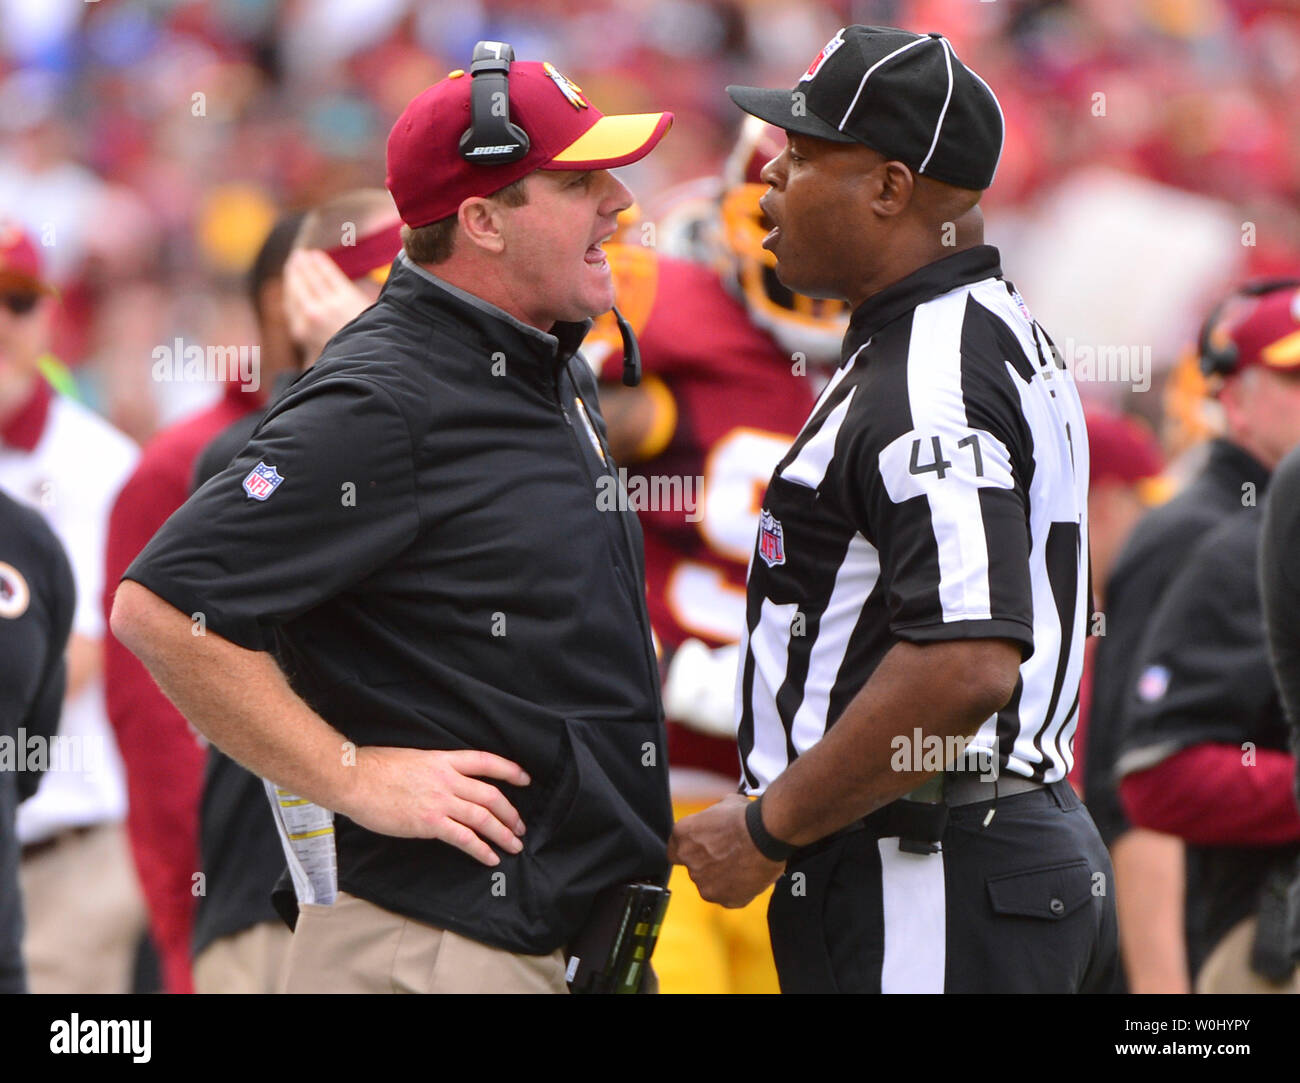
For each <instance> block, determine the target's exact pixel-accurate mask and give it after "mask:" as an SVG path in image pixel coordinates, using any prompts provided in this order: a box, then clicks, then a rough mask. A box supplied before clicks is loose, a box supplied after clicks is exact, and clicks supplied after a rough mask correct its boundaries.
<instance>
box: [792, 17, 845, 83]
mask: <svg viewBox="0 0 1300 1083" xmlns="http://www.w3.org/2000/svg"><path fill="white" fill-rule="evenodd" d="M843 44H844V27H842V26H841V27H840V28H839V29H838V30H837V31H835V36H834V37H833V38H831V40H830V41H828V42H827V43H826V44H825V45H823V46H822V51H821V52H820V53H818V54H817V55H816V56H815V57H813V62H812V63H811V64H809V65H808V70H807V71H806V72H804V73H803V74H802V75H801V76H799V82H801V83H806V82H807V81H808V80H809V79H811V78H812V77H813V76H814V75H816V74H817V72H818V70H819V69H820V68H821V66H822V65H823V64H825V63H826V61H828V60H829V59H830V58H831V55H832V54H833V53H834V52H835V50H836V49H838V48H839V47H840V46H841V45H843Z"/></svg>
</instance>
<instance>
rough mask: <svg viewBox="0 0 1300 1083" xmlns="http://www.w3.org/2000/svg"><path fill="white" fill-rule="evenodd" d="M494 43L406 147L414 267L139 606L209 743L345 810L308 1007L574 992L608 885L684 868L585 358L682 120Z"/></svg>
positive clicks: (158, 565)
mask: <svg viewBox="0 0 1300 1083" xmlns="http://www.w3.org/2000/svg"><path fill="white" fill-rule="evenodd" d="M475 53H476V56H475V62H474V64H473V73H472V74H467V73H465V72H463V71H456V72H452V73H451V74H450V75H449V76H448V77H447V78H446V79H444V80H442V81H441V82H439V83H437V84H435V85H434V86H432V87H430V88H429V89H428V90H426V91H425V92H424V93H422V94H420V95H419V96H418V97H417V98H416V99H415V100H414V101H412V102H411V104H410V105H409V106H408V107H407V109H406V111H405V112H404V113H403V114H402V116H401V117H400V118H399V119H398V121H397V123H396V125H395V126H394V128H393V131H392V134H391V135H390V137H389V142H388V189H389V191H390V193H391V194H392V196H393V199H394V201H395V203H396V204H397V209H398V211H399V213H400V214H401V217H402V220H403V222H404V223H405V227H404V228H403V230H402V241H403V249H404V251H403V253H402V254H401V255H400V256H399V257H398V260H397V262H396V263H395V264H394V265H393V270H392V272H391V274H390V275H389V277H388V281H387V283H386V284H385V286H384V290H383V292H382V293H381V294H380V297H379V299H378V301H377V302H376V303H375V304H374V305H373V306H371V307H370V308H369V309H367V310H366V311H365V312H363V313H362V314H361V315H360V316H359V317H358V318H357V319H355V320H353V321H352V322H351V323H349V324H348V325H347V326H346V327H345V328H344V329H343V330H342V331H340V332H339V333H338V334H337V335H336V336H335V337H334V338H333V339H331V340H330V343H329V345H328V346H327V347H326V349H325V351H324V353H323V354H322V355H321V357H320V359H319V360H318V361H317V362H316V364H315V365H314V366H313V367H312V368H311V369H310V370H309V371H308V372H307V373H305V374H304V375H303V376H302V377H301V378H300V379H299V380H298V381H297V382H296V383H295V384H294V385H293V386H292V387H291V388H290V389H289V391H288V392H287V393H286V394H285V395H284V396H283V397H282V398H281V399H279V400H277V402H276V403H275V404H274V405H273V406H272V408H271V410H270V411H269V413H268V415H267V417H266V419H265V420H264V421H263V423H262V424H261V426H259V428H258V430H257V432H256V433H255V434H254V436H253V439H252V440H251V441H250V442H249V444H248V445H247V446H246V447H245V448H244V450H243V451H242V452H241V453H240V454H239V455H238V456H237V457H236V458H235V460H234V462H233V463H232V464H231V465H230V467H229V468H227V469H226V470H225V471H223V472H222V473H221V474H218V475H217V476H216V477H215V478H213V479H212V480H211V481H209V482H208V483H207V484H206V485H204V486H203V488H202V489H200V490H199V491H198V492H197V493H196V494H195V495H194V497H193V498H191V500H190V501H189V502H188V503H187V504H186V505H185V506H184V507H183V508H181V510H180V511H179V512H177V513H176V515H174V516H173V517H172V518H171V519H170V520H169V521H168V523H167V524H166V525H165V526H164V527H163V529H162V530H161V531H160V532H159V533H158V535H157V536H156V537H155V538H154V540H153V541H152V542H151V543H150V544H149V546H148V547H147V548H146V549H145V551H144V552H143V553H142V554H141V556H140V557H139V558H138V559H137V560H136V561H135V563H134V564H132V566H131V567H130V568H129V569H128V570H127V572H126V576H125V581H124V582H123V584H122V586H121V587H120V588H119V589H118V594H117V602H116V605H115V608H114V612H113V628H114V631H115V633H116V634H117V635H118V637H119V638H121V639H122V640H123V642H125V643H126V644H127V645H128V646H129V647H130V648H131V649H132V650H133V651H135V653H136V654H138V655H139V656H140V657H141V659H142V660H143V661H144V662H145V664H146V665H147V666H148V668H149V669H150V671H151V672H152V673H153V675H154V676H155V678H156V679H157V680H158V682H159V684H160V685H161V686H162V688H163V690H164V691H165V692H166V693H167V694H168V695H169V696H170V697H171V698H172V700H173V701H174V702H176V704H177V705H178V706H179V707H180V709H181V710H182V712H183V713H184V714H185V715H186V717H187V718H188V719H189V720H190V721H191V722H192V723H193V724H194V725H195V727H196V728H198V729H199V730H200V731H201V732H203V733H204V734H206V735H207V736H208V737H209V738H210V739H211V740H212V741H213V743H214V744H216V745H218V746H219V747H221V748H222V749H223V750H224V751H226V752H227V753H228V754H229V755H230V756H231V757H232V758H234V759H236V760H238V761H239V762H241V763H243V764H244V765H245V766H246V767H248V768H249V769H250V770H251V771H253V772H254V773H256V774H258V775H260V776H262V777H263V778H266V779H268V780H269V781H271V782H273V783H275V784H276V785H277V786H278V787H280V788H281V789H282V790H284V791H286V792H287V793H290V794H293V795H297V797H298V798H300V799H302V800H304V801H309V802H312V803H314V804H316V805H318V806H320V807H321V808H323V809H327V810H333V811H334V813H335V814H336V815H335V817H334V819H333V827H332V828H330V827H322V828H319V829H318V830H319V831H322V832H329V831H332V832H333V834H334V837H335V841H336V844H337V850H336V852H337V878H336V879H334V878H333V877H332V876H330V875H329V871H330V870H325V871H324V874H321V870H320V869H317V870H316V871H315V872H314V873H312V874H311V875H310V876H309V877H307V878H306V879H305V880H304V881H303V882H302V883H301V884H300V882H299V881H298V880H297V879H296V880H295V887H296V888H301V890H299V891H298V896H299V901H300V904H301V905H300V915H299V917H298V920H297V925H296V928H295V932H294V938H293V943H292V944H291V946H290V950H289V973H288V981H287V985H286V988H287V990H288V991H316V992H319V991H351V992H363V991H370V992H401V991H411V992H457V991H459V992H464V991H496V992H527V991H531V992H565V991H566V990H567V987H568V986H567V981H566V978H567V976H568V972H569V962H568V960H567V959H566V948H567V947H568V946H570V945H572V944H573V943H574V942H575V940H576V939H577V938H578V935H579V933H580V932H582V931H583V930H584V928H585V927H587V926H588V923H589V919H590V917H591V914H592V910H593V907H594V906H595V903H596V900H597V897H598V896H602V895H605V894H607V893H613V894H615V895H616V894H617V892H619V890H620V889H621V885H625V884H627V883H629V882H632V881H651V882H657V883H659V884H662V883H664V882H665V881H666V879H667V874H668V862H667V838H668V835H669V832H670V830H671V820H672V816H671V807H670V804H669V799H668V788H667V772H666V769H667V764H666V755H665V738H664V730H663V711H662V707H661V705H660V702H659V674H658V665H657V662H656V660H655V656H654V647H653V642H652V639H651V635H650V628H649V621H648V618H647V616H646V611H645V585H644V572H643V557H642V549H641V538H640V529H639V526H638V524H637V520H636V514H635V511H633V510H631V509H628V508H626V506H625V505H626V501H618V500H612V501H607V502H605V503H602V497H603V496H608V494H609V493H610V492H611V491H616V490H617V488H618V475H617V467H616V465H615V464H614V463H613V461H612V459H611V458H610V456H609V455H608V448H607V445H606V442H605V440H604V438H603V430H604V423H603V420H602V419H601V416H600V412H599V409H598V405H597V401H596V389H595V382H594V379H593V377H592V374H591V370H590V368H589V367H588V366H587V365H586V363H585V362H584V361H583V360H582V358H581V357H580V356H579V355H578V352H577V351H578V348H579V346H580V344H581V342H582V340H583V338H584V337H585V335H586V333H587V331H588V330H589V329H590V327H591V317H593V316H595V315H597V314H599V313H602V312H605V311H607V310H608V309H609V308H610V307H611V306H612V304H613V300H614V297H613V283H612V281H611V277H610V272H609V265H608V263H607V261H606V259H605V256H604V253H603V252H602V251H601V248H600V245H601V243H602V242H603V241H605V240H607V239H608V238H610V237H611V236H612V235H613V234H614V231H615V228H616V225H617V218H618V214H619V212H620V211H621V210H623V209H625V208H626V207H627V206H629V205H630V203H631V202H632V196H631V193H630V192H629V191H628V190H627V188H625V187H624V186H623V184H622V183H621V182H619V181H618V180H617V179H616V178H615V177H614V176H613V175H612V174H611V173H610V172H609V169H610V168H612V167H615V166H619V165H625V164H628V163H631V162H634V161H636V160H637V159H639V158H641V157H643V156H644V155H645V154H647V153H649V151H650V150H651V149H652V148H653V147H654V145H655V144H656V143H657V142H658V140H659V139H660V137H662V135H663V134H664V132H665V131H667V129H668V126H669V124H670V123H671V120H672V118H671V116H670V115H669V114H666V113H650V114H640V115H632V116H609V117H606V116H603V115H602V114H601V113H600V112H599V110H597V109H596V108H595V107H594V106H593V105H592V104H591V103H590V102H589V101H588V100H587V99H586V97H585V95H584V94H583V93H582V91H581V89H580V88H579V87H577V86H576V85H575V84H574V83H572V82H570V81H569V80H568V79H566V78H565V77H564V76H563V75H562V74H560V72H558V71H557V70H556V69H555V68H554V67H553V66H552V65H550V64H548V63H532V62H521V63H512V61H513V53H512V52H511V51H510V50H509V47H508V46H505V45H503V44H501V43H491V42H488V43H482V44H481V45H480V46H479V48H478V49H476V51H475ZM628 357H629V366H628V367H629V371H634V370H635V368H636V364H635V353H634V351H633V350H632V349H631V348H630V343H629V351H628ZM196 614H197V615H198V616H199V617H201V618H202V634H197V633H192V625H194V624H195V622H196V621H197V619H198V618H197V617H196V616H195V615H196ZM277 662H278V663H279V664H278V665H277ZM485 778H486V779H490V780H492V782H495V783H498V785H494V784H492V782H487V781H483V779H485ZM322 837H323V836H322ZM304 875H306V874H304ZM308 885H309V886H310V894H311V898H310V899H309V898H308V897H307V894H306V890H307V886H308ZM584 954H588V953H585V952H584ZM575 958H577V957H576V956H575ZM591 961H592V960H591V959H590V958H588V959H587V961H586V964H582V961H581V960H580V959H578V961H575V962H574V963H573V966H574V967H575V968H576V967H578V966H579V965H588V966H589V965H590V963H591ZM647 970H648V968H646V967H644V966H642V967H640V969H639V971H637V972H636V973H635V974H630V975H629V978H630V980H629V983H628V985H629V987H630V988H633V989H634V988H637V987H642V988H644V987H646V986H643V985H641V982H642V979H643V978H644V977H645V976H646V974H647ZM648 984H649V987H651V988H652V987H653V985H652V983H648Z"/></svg>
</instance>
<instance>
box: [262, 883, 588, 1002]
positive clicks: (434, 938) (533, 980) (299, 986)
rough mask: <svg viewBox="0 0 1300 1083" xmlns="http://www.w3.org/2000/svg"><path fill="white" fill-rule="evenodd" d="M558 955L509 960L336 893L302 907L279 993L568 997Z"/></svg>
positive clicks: (561, 958)
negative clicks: (329, 902)
mask: <svg viewBox="0 0 1300 1083" xmlns="http://www.w3.org/2000/svg"><path fill="white" fill-rule="evenodd" d="M564 967H565V960H564V953H563V952H562V951H561V950H560V949H558V948H557V949H556V950H555V951H553V952H551V953H550V955H516V954H514V953H512V952H508V951H502V950H501V949H500V948H494V947H490V946H488V945H487V944H481V943H479V942H478V941H477V940H470V939H469V938H468V937H464V936H459V935H458V934H456V933H453V932H451V931H449V930H446V929H437V928H434V927H433V926H431V925H425V924H424V923H423V922H419V921H413V920H411V919H410V918H404V917H402V916H401V915H400V914H394V913H391V912H389V911H387V910H384V909H382V908H381V907H378V906H375V905H374V904H373V903H368V902H366V901H365V900H364V899H358V898H356V896H354V895H349V894H347V893H346V892H343V891H340V892H339V894H338V897H337V898H336V900H335V902H334V905H333V906H316V905H312V904H307V905H304V906H302V907H301V908H300V912H299V915H298V927H297V929H296V930H295V931H294V934H293V940H292V942H291V943H290V945H289V963H288V973H287V975H286V980H285V984H284V992H286V993H567V992H568V986H567V985H566V984H565V981H564Z"/></svg>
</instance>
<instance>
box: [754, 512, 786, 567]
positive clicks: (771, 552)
mask: <svg viewBox="0 0 1300 1083" xmlns="http://www.w3.org/2000/svg"><path fill="white" fill-rule="evenodd" d="M758 555H759V556H760V557H762V558H763V562H764V563H765V564H766V565H767V566H768V567H769V568H775V567H776V566H777V565H778V564H784V563H785V532H784V531H783V530H782V529H781V520H780V519H776V518H774V517H773V516H772V513H771V512H770V511H768V510H767V509H766V508H764V509H763V512H762V514H761V515H759V517H758Z"/></svg>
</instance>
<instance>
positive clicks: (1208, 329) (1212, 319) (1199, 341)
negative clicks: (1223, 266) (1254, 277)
mask: <svg viewBox="0 0 1300 1083" xmlns="http://www.w3.org/2000/svg"><path fill="white" fill-rule="evenodd" d="M1297 287H1300V278H1261V279H1259V280H1258V281H1255V282H1247V283H1245V284H1244V285H1242V286H1239V287H1237V288H1236V289H1235V290H1233V291H1232V292H1231V293H1230V294H1228V296H1227V297H1225V298H1223V300H1221V301H1220V302H1219V303H1218V304H1217V305H1215V306H1214V308H1212V309H1211V310H1210V314H1209V315H1208V316H1206V317H1205V322H1204V323H1202V324H1201V332H1200V334H1199V335H1197V337H1196V353H1197V356H1198V358H1199V360H1200V365H1201V372H1202V373H1204V374H1205V375H1206V376H1231V375H1232V374H1233V372H1235V371H1236V369H1237V352H1238V351H1237V344H1236V343H1235V342H1232V341H1231V340H1229V341H1228V342H1226V343H1225V344H1224V345H1222V346H1216V345H1215V344H1214V342H1213V341H1212V339H1213V337H1214V331H1215V328H1216V327H1217V326H1218V324H1219V320H1220V318H1221V317H1222V315H1223V310H1224V309H1225V308H1227V307H1228V305H1230V304H1231V303H1232V302H1233V301H1235V300H1237V299H1239V298H1242V297H1263V296H1264V295H1265V294H1269V293H1276V292H1277V291H1278V290H1289V289H1296V288H1297Z"/></svg>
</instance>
